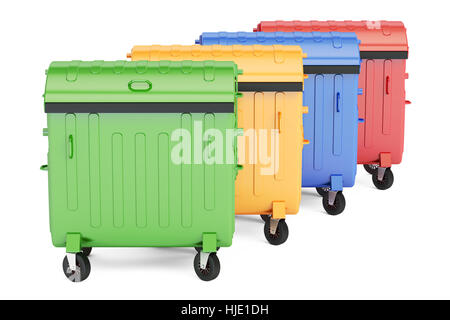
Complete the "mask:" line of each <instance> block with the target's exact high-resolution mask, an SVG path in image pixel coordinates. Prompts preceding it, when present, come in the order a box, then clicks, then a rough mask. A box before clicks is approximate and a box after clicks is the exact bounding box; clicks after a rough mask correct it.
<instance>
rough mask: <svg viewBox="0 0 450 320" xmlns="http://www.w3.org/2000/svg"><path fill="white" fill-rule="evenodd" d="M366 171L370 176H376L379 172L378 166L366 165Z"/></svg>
mask: <svg viewBox="0 0 450 320" xmlns="http://www.w3.org/2000/svg"><path fill="white" fill-rule="evenodd" d="M364 169H365V170H366V171H367V173H369V174H374V173H376V172H377V171H378V165H376V164H365V165H364Z"/></svg>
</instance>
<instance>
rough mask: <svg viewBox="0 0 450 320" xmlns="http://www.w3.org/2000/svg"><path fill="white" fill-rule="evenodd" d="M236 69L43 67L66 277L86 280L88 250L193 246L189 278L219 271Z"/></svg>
mask: <svg viewBox="0 0 450 320" xmlns="http://www.w3.org/2000/svg"><path fill="white" fill-rule="evenodd" d="M237 74H238V70H237V66H236V65H235V64H234V63H232V62H217V61H200V62H193V61H180V62H171V61H156V62H148V61H137V62H127V61H116V62H105V61H94V62H81V61H72V62H53V63H52V64H51V65H50V67H49V69H48V71H47V82H46V89H45V95H44V98H45V112H46V113H47V127H48V128H46V130H44V132H45V135H47V136H48V143H49V151H48V166H46V167H44V168H45V169H46V170H48V178H49V208H50V230H51V235H52V241H53V244H54V246H56V247H65V248H66V252H67V255H66V257H65V258H64V261H63V271H64V273H65V274H66V276H67V277H68V278H69V279H70V280H72V281H75V282H77V281H82V280H84V279H86V278H87V277H88V275H89V272H90V264H89V260H88V258H87V256H88V255H89V253H90V251H91V249H92V247H195V248H196V249H197V251H198V253H197V255H196V257H195V259H194V268H195V271H196V273H197V275H198V276H199V277H200V278H201V279H202V280H212V279H214V278H215V277H217V275H218V273H219V271H220V263H219V260H218V258H217V255H216V250H217V248H219V247H228V246H230V245H231V243H232V238H233V233H234V197H235V195H234V192H235V188H234V182H235V178H236V175H237V172H238V169H239V168H238V165H237V142H236V141H237V139H236V135H237V134H239V130H236V129H237V128H236V125H237V119H236V102H237V98H238V93H237V85H236V83H237V80H236V79H237ZM230 132H231V133H230Z"/></svg>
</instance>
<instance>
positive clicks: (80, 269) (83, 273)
mask: <svg viewBox="0 0 450 320" xmlns="http://www.w3.org/2000/svg"><path fill="white" fill-rule="evenodd" d="M76 266H77V267H76V270H75V271H73V270H71V269H70V267H69V260H68V259H67V256H66V257H64V260H63V272H64V274H65V275H66V277H67V279H69V280H70V281H72V282H81V281H84V280H86V279H87V278H88V277H89V274H90V273H91V264H90V262H89V259H88V257H86V256H85V255H83V254H80V253H77V255H76Z"/></svg>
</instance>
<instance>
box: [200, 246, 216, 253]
mask: <svg viewBox="0 0 450 320" xmlns="http://www.w3.org/2000/svg"><path fill="white" fill-rule="evenodd" d="M219 250H220V248H219V247H217V248H216V251H219ZM195 251H197V252H201V251H202V247H195Z"/></svg>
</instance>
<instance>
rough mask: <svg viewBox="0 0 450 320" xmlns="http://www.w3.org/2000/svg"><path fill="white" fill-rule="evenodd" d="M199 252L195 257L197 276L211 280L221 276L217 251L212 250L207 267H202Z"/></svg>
mask: <svg viewBox="0 0 450 320" xmlns="http://www.w3.org/2000/svg"><path fill="white" fill-rule="evenodd" d="M201 254H202V253H201V252H199V253H197V254H196V255H195V258H194V270H195V273H196V274H197V276H198V277H199V278H200V279H201V280H203V281H211V280H214V279H215V278H217V277H218V276H219V273H220V261H219V258H218V257H217V254H216V253H215V252H212V253H210V254H209V256H208V261H207V263H206V266H205V268H202V267H201V263H200V255H201Z"/></svg>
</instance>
